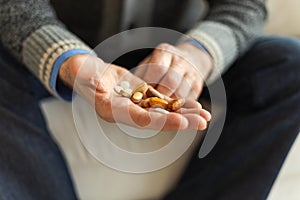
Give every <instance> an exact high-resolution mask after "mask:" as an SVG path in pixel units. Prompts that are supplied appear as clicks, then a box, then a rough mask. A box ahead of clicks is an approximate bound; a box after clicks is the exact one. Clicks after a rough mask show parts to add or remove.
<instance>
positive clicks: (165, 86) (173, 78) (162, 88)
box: [157, 61, 185, 96]
mask: <svg viewBox="0 0 300 200" xmlns="http://www.w3.org/2000/svg"><path fill="white" fill-rule="evenodd" d="M184 75H185V70H184V68H183V67H182V66H179V65H178V63H176V61H173V63H172V64H171V67H170V68H169V70H168V72H167V73H166V74H165V76H164V77H163V79H162V80H161V81H160V82H159V85H158V86H157V90H158V91H159V92H161V93H162V94H165V95H166V96H171V95H172V94H173V93H174V92H175V91H176V90H177V88H178V87H179V85H180V83H181V81H182V79H183V77H184Z"/></svg>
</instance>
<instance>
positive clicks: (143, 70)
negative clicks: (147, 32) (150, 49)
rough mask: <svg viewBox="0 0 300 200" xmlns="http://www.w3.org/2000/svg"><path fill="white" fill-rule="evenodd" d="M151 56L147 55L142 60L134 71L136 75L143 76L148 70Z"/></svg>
mask: <svg viewBox="0 0 300 200" xmlns="http://www.w3.org/2000/svg"><path fill="white" fill-rule="evenodd" d="M150 58H151V56H147V57H146V58H145V59H144V60H143V61H142V62H140V63H139V64H138V66H137V68H136V69H135V71H134V75H135V76H138V77H140V78H142V77H143V76H144V74H145V73H146V70H147V63H148V62H149V60H150Z"/></svg>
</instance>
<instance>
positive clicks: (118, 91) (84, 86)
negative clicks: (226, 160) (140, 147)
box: [59, 55, 211, 131]
mask: <svg viewBox="0 0 300 200" xmlns="http://www.w3.org/2000/svg"><path fill="white" fill-rule="evenodd" d="M79 68H80V69H79ZM59 75H60V77H61V79H62V80H63V81H64V82H65V83H66V84H67V85H69V86H70V87H72V88H73V89H74V90H75V91H76V92H77V93H78V94H80V95H81V96H83V97H84V98H86V99H87V100H88V101H89V102H90V103H91V104H93V105H94V106H95V110H96V112H97V114H98V115H99V116H100V117H101V118H102V119H104V120H106V121H108V122H119V123H123V124H127V125H130V126H133V127H137V128H147V129H159V130H164V131H169V130H179V129H198V130H203V129H205V128H206V126H207V121H209V120H210V118H211V116H210V113H209V112H207V111H206V110H204V109H202V107H201V105H200V104H199V103H198V102H196V101H193V100H186V102H185V104H184V106H183V107H182V108H181V106H182V105H183V102H182V100H180V101H181V102H177V103H175V101H176V100H175V101H174V102H172V101H173V100H172V99H170V98H169V97H167V96H165V95H162V94H161V93H160V92H158V91H157V90H155V89H154V88H152V87H151V86H149V85H148V84H147V83H145V82H144V81H142V80H141V79H140V78H138V77H137V76H134V75H133V74H132V73H130V72H129V71H128V70H126V69H125V68H122V67H119V66H116V65H113V64H107V63H104V62H103V61H102V60H101V59H99V58H97V57H94V56H88V55H76V56H73V57H71V58H70V59H68V60H67V61H66V62H65V63H63V66H62V68H61V70H60V74H59ZM75 80H76V81H75ZM74 82H75V84H74ZM145 95H147V98H145V97H146V96H145ZM148 97H149V98H148ZM171 105H172V106H171ZM169 106H170V107H169ZM176 106H177V107H176ZM178 106H180V108H179V109H177V108H178ZM149 107H152V108H153V107H155V108H154V110H153V109H149ZM162 108H164V109H163V110H164V111H165V112H164V111H161V110H160V111H159V109H162ZM162 121H163V122H164V124H163V126H161V122H162Z"/></svg>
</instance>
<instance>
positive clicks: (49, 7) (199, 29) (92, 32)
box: [0, 0, 266, 92]
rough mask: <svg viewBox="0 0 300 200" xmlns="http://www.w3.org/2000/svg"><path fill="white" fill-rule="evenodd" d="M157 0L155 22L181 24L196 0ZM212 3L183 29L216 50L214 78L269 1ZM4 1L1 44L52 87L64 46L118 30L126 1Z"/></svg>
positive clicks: (253, 31)
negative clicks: (50, 80) (54, 69)
mask: <svg viewBox="0 0 300 200" xmlns="http://www.w3.org/2000/svg"><path fill="white" fill-rule="evenodd" d="M154 1H156V2H155V12H154V13H155V14H154V16H153V20H152V24H151V25H153V26H161V27H168V28H174V29H177V30H180V27H179V25H178V23H177V22H180V18H181V17H182V16H183V14H182V13H184V12H186V10H185V9H188V8H189V6H188V4H189V3H191V2H193V1H194V0H154ZM196 1H197V0H196ZM199 1H201V0H199ZM208 4H209V9H208V12H207V15H206V16H205V17H204V18H202V19H201V20H199V21H197V22H193V27H184V28H183V29H186V28H189V30H188V31H187V34H188V35H189V36H190V37H192V38H194V39H196V40H198V41H199V42H200V43H202V44H203V45H204V46H205V47H206V49H207V50H208V51H209V53H210V55H211V56H212V58H213V61H214V71H213V73H212V74H211V76H210V81H213V80H214V79H215V76H216V74H217V73H216V72H217V71H220V72H224V71H225V70H226V69H227V68H228V66H230V64H231V63H232V62H233V61H234V60H235V59H236V58H237V57H238V56H239V55H240V54H241V53H242V52H244V51H245V50H246V49H247V47H249V45H250V44H251V42H253V40H254V38H255V37H256V36H257V35H258V34H260V32H261V30H262V26H263V22H264V20H265V18H266V8H265V4H266V3H265V1H264V0H211V1H208ZM0 5H1V7H0V37H1V38H0V42H1V44H2V45H3V46H4V47H5V48H6V49H7V50H8V51H9V52H10V53H11V54H12V55H14V56H15V57H16V59H18V60H20V61H21V62H23V63H24V64H25V66H26V67H27V68H28V69H29V70H31V71H32V72H33V73H34V74H35V75H36V76H37V77H38V78H39V79H40V80H41V81H42V83H43V84H44V85H45V86H46V88H48V89H49V91H50V92H53V91H52V89H51V88H50V86H49V78H50V74H51V73H52V67H53V63H54V62H55V60H56V59H57V58H58V57H59V56H60V55H61V54H62V53H63V52H66V51H68V50H71V49H89V48H90V45H95V44H97V42H100V41H101V40H103V39H104V38H105V37H107V36H110V35H112V34H115V33H117V32H118V31H120V30H119V29H118V27H119V26H118V24H119V23H120V17H121V14H120V13H121V11H122V6H123V1H122V0H84V1H83V0H52V1H51V2H49V1H47V0H0ZM201 5H204V4H201ZM202 10H203V9H202ZM200 12H201V9H200V8H199V12H198V13H196V14H198V15H199V16H200V15H201V13H200ZM109 13H110V14H111V16H109V17H108V16H107V15H108V14H109ZM168 13H173V14H172V15H170V14H168ZM95 16H99V17H95ZM157 16H158V17H159V19H158V20H157ZM58 18H59V19H58ZM112 21H113V22H114V23H110V22H112ZM112 25H117V26H112ZM66 27H68V28H66ZM183 29H182V30H183ZM182 30H180V31H182ZM99 36H102V37H99ZM79 37H80V38H81V39H79ZM83 41H84V42H83ZM87 44H89V45H87ZM112 48H113V47H112Z"/></svg>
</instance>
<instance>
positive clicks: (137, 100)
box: [130, 92, 143, 103]
mask: <svg viewBox="0 0 300 200" xmlns="http://www.w3.org/2000/svg"><path fill="white" fill-rule="evenodd" d="M142 98H143V93H141V92H135V93H133V95H132V96H131V98H130V99H131V101H132V102H133V103H140V101H141V100H142Z"/></svg>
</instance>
